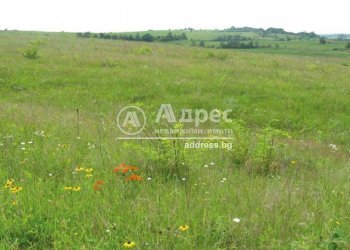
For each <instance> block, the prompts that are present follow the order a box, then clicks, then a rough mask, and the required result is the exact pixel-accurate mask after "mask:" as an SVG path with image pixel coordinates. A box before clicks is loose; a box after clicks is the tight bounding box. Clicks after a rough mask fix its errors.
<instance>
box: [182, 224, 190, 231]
mask: <svg viewBox="0 0 350 250" xmlns="http://www.w3.org/2000/svg"><path fill="white" fill-rule="evenodd" d="M188 229H190V227H189V226H187V225H183V226H181V227H179V230H180V231H182V232H184V231H187V230H188Z"/></svg>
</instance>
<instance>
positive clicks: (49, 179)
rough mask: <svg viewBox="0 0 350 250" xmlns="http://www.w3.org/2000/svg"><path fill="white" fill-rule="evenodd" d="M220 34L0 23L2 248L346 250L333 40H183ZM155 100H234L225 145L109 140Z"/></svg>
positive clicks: (341, 99) (345, 123)
mask: <svg viewBox="0 0 350 250" xmlns="http://www.w3.org/2000/svg"><path fill="white" fill-rule="evenodd" d="M156 32H157V31H154V33H156ZM231 32H234V34H233V35H241V36H242V37H243V36H249V35H251V36H254V34H255V33H254V32H255V31H254V32H253V31H251V30H235V31H231ZM242 32H243V33H244V32H245V33H244V34H243V33H242ZM218 33H220V32H217V31H212V32H209V31H198V32H196V31H193V30H186V36H187V37H188V39H187V40H183V41H179V40H177V41H170V42H168V43H164V42H145V41H122V40H112V39H99V38H93V37H92V38H89V39H83V38H82V37H77V36H76V34H70V33H63V32H62V33H44V32H16V31H1V32H0V176H1V178H0V182H1V183H2V185H3V186H2V188H1V191H0V192H1V196H0V221H1V227H0V248H1V249H50V248H53V249H123V248H134V249H179V250H183V249H347V248H349V247H350V234H349V232H350V218H349V213H348V211H349V209H350V199H349V197H350V193H349V188H348V187H349V174H350V165H349V153H350V143H349V141H350V133H349V124H350V116H349V114H350V85H349V79H350V68H349V64H350V51H349V50H345V46H346V41H336V40H331V39H327V42H326V43H325V44H321V43H320V42H319V38H318V37H315V38H310V39H306V40H305V39H304V38H303V39H295V40H293V39H291V40H288V41H287V39H285V40H283V41H281V37H279V36H280V35H278V37H277V38H276V37H271V36H268V35H266V34H265V33H261V34H260V35H259V37H260V38H259V39H257V40H258V42H259V45H260V46H262V45H266V44H267V45H268V44H273V46H271V47H270V48H269V47H268V46H266V47H260V48H255V49H252V50H246V49H225V50H223V49H216V48H203V47H198V46H191V39H193V40H194V41H196V43H197V42H198V41H201V40H203V41H205V43H206V45H209V44H210V43H212V42H213V43H214V44H218V43H219V41H215V42H214V41H208V40H212V39H215V38H217V37H218ZM161 34H164V35H166V33H161ZM173 34H175V32H173ZM220 34H221V33H220ZM143 35H144V34H142V33H140V36H141V37H142V36H143ZM282 35H283V36H294V35H291V34H282ZM206 38H207V40H205V39H206ZM276 39H279V41H277V40H276ZM178 42H179V43H178ZM182 42H183V43H182ZM275 43H276V44H279V47H278V48H277V47H276V46H275V45H274V44H275ZM285 45H286V46H285ZM33 59H35V60H33ZM164 103H171V104H172V106H173V107H174V109H175V111H176V112H179V111H180V109H182V108H192V109H196V108H198V109H201V108H203V109H207V110H212V109H219V110H225V109H228V108H229V109H232V110H233V112H232V113H231V114H230V117H229V118H230V119H231V120H232V122H229V123H221V124H220V127H221V128H230V129H232V131H234V133H233V134H232V138H231V139H228V140H227V142H232V143H233V144H232V145H233V148H232V150H223V149H211V150H210V149H186V148H185V147H184V143H185V142H186V141H179V140H178V141H174V140H154V141H135V140H133V141H125V140H120V139H117V138H118V137H119V136H120V131H119V129H118V128H117V125H116V124H117V122H116V115H117V113H118V111H119V110H120V109H121V108H122V107H124V106H128V105H134V106H138V107H140V108H142V109H143V110H144V111H145V112H146V113H154V112H156V111H157V110H158V108H159V106H160V105H161V104H164ZM177 115H178V113H177ZM149 120H150V121H151V120H152V117H151V118H150V119H149ZM153 126H154V124H152V123H149V124H148V126H147V128H146V131H147V132H149V133H151V130H152V128H153ZM175 126H181V124H176V125H175ZM207 126H210V124H207Z"/></svg>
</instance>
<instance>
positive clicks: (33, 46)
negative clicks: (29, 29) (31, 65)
mask: <svg viewBox="0 0 350 250" xmlns="http://www.w3.org/2000/svg"><path fill="white" fill-rule="evenodd" d="M43 44H44V42H42V41H33V42H30V43H29V44H28V45H27V48H25V49H24V50H22V55H23V56H24V57H25V58H28V59H37V58H39V53H38V52H39V47H40V46H41V45H43Z"/></svg>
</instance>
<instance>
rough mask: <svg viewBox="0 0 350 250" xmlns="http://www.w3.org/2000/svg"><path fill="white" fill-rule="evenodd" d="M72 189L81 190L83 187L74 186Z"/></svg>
mask: <svg viewBox="0 0 350 250" xmlns="http://www.w3.org/2000/svg"><path fill="white" fill-rule="evenodd" d="M72 190H73V191H80V190H81V188H80V187H73V188H72Z"/></svg>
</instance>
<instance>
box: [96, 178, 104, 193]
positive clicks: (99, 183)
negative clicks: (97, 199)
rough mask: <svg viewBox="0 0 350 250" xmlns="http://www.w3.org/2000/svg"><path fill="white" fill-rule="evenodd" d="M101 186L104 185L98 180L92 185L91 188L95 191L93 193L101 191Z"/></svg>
mask: <svg viewBox="0 0 350 250" xmlns="http://www.w3.org/2000/svg"><path fill="white" fill-rule="evenodd" d="M103 184H105V182H104V181H100V180H99V181H96V182H95V184H94V186H93V187H94V190H95V191H99V190H101V188H102V187H101V186H102V185H103Z"/></svg>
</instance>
